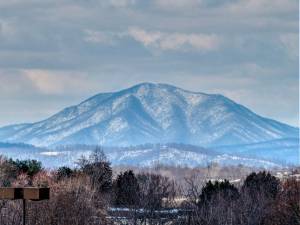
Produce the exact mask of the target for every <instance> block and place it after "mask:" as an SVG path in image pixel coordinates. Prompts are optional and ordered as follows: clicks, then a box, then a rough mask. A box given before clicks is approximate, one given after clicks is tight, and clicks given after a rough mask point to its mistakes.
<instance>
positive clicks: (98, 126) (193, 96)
mask: <svg viewBox="0 0 300 225" xmlns="http://www.w3.org/2000/svg"><path fill="white" fill-rule="evenodd" d="M298 132H299V130H298V129H297V128H294V127H291V126H288V125H285V124H282V123H279V122H276V121H274V120H270V119H266V118H263V117H261V116H259V115H257V114H255V113H253V112H252V111H250V110H249V109H247V108H245V107H243V106H242V105H239V104H237V103H235V102H233V101H231V100H230V99H228V98H226V97H224V96H222V95H215V94H212V95H210V94H204V93H201V92H192V91H187V90H184V89H181V88H177V87H174V86H172V85H168V84H154V83H142V84H138V85H135V86H133V87H131V88H128V89H124V90H121V91H118V92H111V93H100V94H98V95H95V96H93V97H91V98H89V99H87V100H85V101H83V102H81V103H80V104H78V105H75V106H72V107H68V108H66V109H64V110H62V111H61V112H59V113H57V114H55V115H53V116H52V117H50V118H48V119H46V120H43V121H40V122H37V123H33V124H25V125H22V126H10V127H4V128H1V129H0V141H7V142H25V143H29V144H34V145H37V146H49V145H61V144H78V143H79V144H103V145H117V146H118V145H119V146H120V145H122V146H123V145H137V144H144V143H170V142H174V143H176V142H177V143H185V144H194V145H202V146H219V145H231V144H247V143H252V142H260V141H268V140H272V139H276V138H289V137H296V136H298Z"/></svg>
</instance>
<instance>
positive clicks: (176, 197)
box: [0, 147, 300, 225]
mask: <svg viewBox="0 0 300 225" xmlns="http://www.w3.org/2000/svg"><path fill="white" fill-rule="evenodd" d="M185 181H186V185H184V186H182V185H180V184H178V183H177V182H176V178H175V179H174V178H170V177H168V176H166V175H162V174H159V173H152V172H145V171H143V172H136V171H133V170H130V169H127V170H124V171H120V172H118V173H117V174H114V171H113V168H112V166H111V164H110V162H109V161H108V160H107V158H106V156H105V154H104V153H103V151H102V149H101V148H100V147H97V148H96V149H95V151H94V152H93V153H92V154H91V155H90V156H89V157H82V158H81V159H79V160H78V162H77V167H76V168H69V167H60V168H58V169H57V170H53V171H49V170H45V169H43V167H42V165H41V163H40V162H38V161H36V160H12V159H7V158H5V157H0V184H1V186H3V187H9V186H13V187H18V186H22V187H23V186H36V187H50V188H51V194H50V200H49V201H41V202H28V214H27V219H28V221H29V224H31V225H47V224H49V225H69V224H70V225H85V224H87V225H93V224H95V225H96V224H145V225H148V224H149V225H150V224H178V225H179V224H191V225H194V224H195V225H196V224H199V225H297V224H300V182H299V181H298V180H296V179H294V178H291V179H287V180H285V181H280V180H278V179H277V178H276V177H275V176H273V175H272V174H270V173H269V172H265V171H261V172H252V173H250V174H249V175H248V176H246V177H245V179H243V180H242V181H241V182H240V183H238V184H233V183H231V182H230V181H229V180H226V179H219V180H209V179H202V180H201V181H200V182H199V181H198V180H197V179H196V178H195V177H193V176H189V177H186V179H185ZM0 224H4V225H19V224H21V203H20V202H19V201H6V200H1V201H0Z"/></svg>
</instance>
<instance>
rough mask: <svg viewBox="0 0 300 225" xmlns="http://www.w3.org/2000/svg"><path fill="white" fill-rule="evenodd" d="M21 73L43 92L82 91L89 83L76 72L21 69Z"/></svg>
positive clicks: (55, 93) (63, 92) (58, 93)
mask: <svg viewBox="0 0 300 225" xmlns="http://www.w3.org/2000/svg"><path fill="white" fill-rule="evenodd" d="M22 75H23V76H24V77H25V78H27V79H28V80H29V81H31V83H32V85H33V86H34V87H35V88H36V89H37V90H38V91H39V92H41V93H43V94H54V95H61V94H65V93H76V92H78V91H83V92H85V91H84V89H85V88H87V87H88V86H89V85H90V83H89V82H87V81H86V76H85V75H83V74H80V73H78V72H70V71H69V72H64V71H48V70H38V69H31V70H23V71H22Z"/></svg>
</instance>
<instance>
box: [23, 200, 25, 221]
mask: <svg viewBox="0 0 300 225" xmlns="http://www.w3.org/2000/svg"><path fill="white" fill-rule="evenodd" d="M23 225H26V199H23Z"/></svg>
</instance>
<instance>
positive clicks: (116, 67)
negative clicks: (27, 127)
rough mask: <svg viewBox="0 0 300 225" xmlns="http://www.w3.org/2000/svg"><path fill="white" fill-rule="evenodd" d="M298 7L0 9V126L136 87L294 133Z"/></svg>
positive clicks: (129, 3) (56, 5)
mask: <svg viewBox="0 0 300 225" xmlns="http://www.w3.org/2000/svg"><path fill="white" fill-rule="evenodd" d="M298 14H299V8H298V0H222V1H221V0H152V1H150V0H105V1H104V0H43V1H40V0H10V1H7V0H0V104H1V109H0V126H2V125H7V124H11V123H20V122H32V121H37V120H41V119H44V118H46V117H48V116H50V115H52V114H53V113H56V112H57V111H59V110H60V109H62V108H64V107H66V106H69V105H72V104H77V103H79V102H80V101H82V100H84V99H85V98H88V97H90V96H91V95H94V94H96V93H98V92H106V91H115V90H119V89H123V88H126V87H129V86H131V85H134V84H136V83H140V82H160V83H169V84H174V85H176V86H179V87H182V88H185V89H189V90H193V91H201V92H207V93H219V94H223V95H225V96H227V97H229V98H231V99H233V100H235V101H237V102H239V103H241V104H243V105H245V106H247V107H249V108H250V109H252V110H253V111H255V112H256V113H258V114H261V115H263V116H266V117H271V118H273V119H277V120H280V121H282V122H286V123H289V124H291V125H295V126H298V115H299V95H298V93H299V44H298V40H299V25H298V24H299V17H298Z"/></svg>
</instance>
